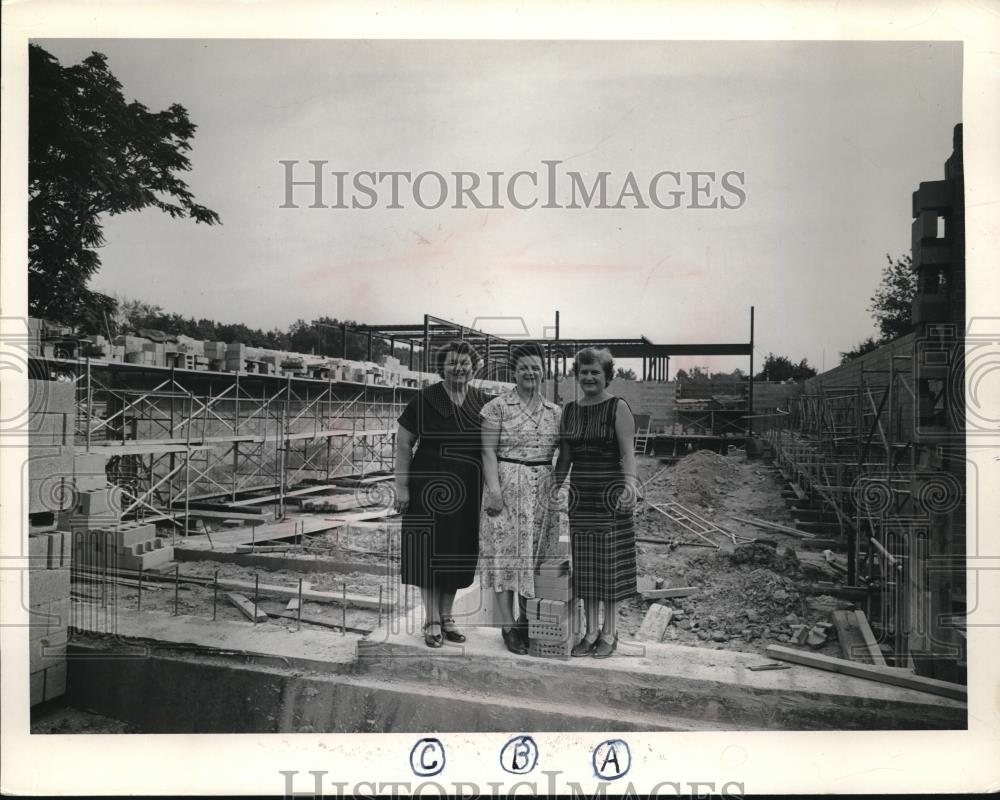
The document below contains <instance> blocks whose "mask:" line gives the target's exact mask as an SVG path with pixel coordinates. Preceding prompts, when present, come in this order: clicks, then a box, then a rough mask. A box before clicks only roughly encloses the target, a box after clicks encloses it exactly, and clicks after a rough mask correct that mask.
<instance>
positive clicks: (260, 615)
mask: <svg viewBox="0 0 1000 800" xmlns="http://www.w3.org/2000/svg"><path fill="white" fill-rule="evenodd" d="M219 585H220V586H221V585H222V582H221V581H220V582H219ZM226 598H227V599H228V600H229V602H230V603H232V604H233V605H234V606H236V607H237V608H238V609H239V610H240V611H241V612H243V616H244V617H246V618H247V619H248V620H250V621H251V622H267V612H265V611H263V610H262V609H261V608H260V606H254V604H253V602H252V601H251V600H250V599H249V598H247V597H245V596H244V595H242V594H240V593H239V592H226Z"/></svg>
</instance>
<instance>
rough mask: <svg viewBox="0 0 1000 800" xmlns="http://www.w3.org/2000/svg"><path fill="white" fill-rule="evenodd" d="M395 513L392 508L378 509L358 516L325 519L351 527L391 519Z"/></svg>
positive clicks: (339, 516)
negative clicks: (360, 523)
mask: <svg viewBox="0 0 1000 800" xmlns="http://www.w3.org/2000/svg"><path fill="white" fill-rule="evenodd" d="M395 513H396V512H395V510H394V509H392V508H378V509H373V510H372V511H359V512H358V513H357V514H338V515H337V516H335V517H324V519H326V520H328V521H329V522H339V523H341V524H342V525H350V524H353V523H355V522H365V521H367V520H372V519H382V518H383V517H391V516H393V515H394V514H395ZM335 527H336V526H335Z"/></svg>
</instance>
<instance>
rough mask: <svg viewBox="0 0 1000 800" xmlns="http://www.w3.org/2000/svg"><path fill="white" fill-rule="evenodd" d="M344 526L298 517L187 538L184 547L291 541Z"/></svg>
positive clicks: (205, 548) (201, 548) (322, 520)
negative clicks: (296, 536) (210, 535)
mask: <svg viewBox="0 0 1000 800" xmlns="http://www.w3.org/2000/svg"><path fill="white" fill-rule="evenodd" d="M343 525H344V523H343V522H340V521H338V520H328V519H325V518H317V517H299V518H298V519H288V520H285V521H283V522H272V523H269V524H266V525H257V526H256V530H254V529H253V528H251V527H249V526H244V527H241V528H234V529H233V530H228V531H215V532H214V533H213V534H212V538H211V539H209V537H208V536H206V535H205V534H198V535H195V536H187V537H185V538H184V547H185V548H187V549H189V550H214V549H216V548H218V547H235V546H236V545H238V544H251V543H258V542H268V541H271V540H274V539H291V538H292V537H293V536H295V535H297V534H298V535H301V534H309V533H321V532H323V531H328V530H332V529H333V528H339V527H342V526H343Z"/></svg>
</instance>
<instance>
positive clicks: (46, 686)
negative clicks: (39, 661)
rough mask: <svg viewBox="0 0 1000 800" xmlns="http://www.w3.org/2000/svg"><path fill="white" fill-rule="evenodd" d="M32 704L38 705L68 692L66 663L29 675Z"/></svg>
mask: <svg viewBox="0 0 1000 800" xmlns="http://www.w3.org/2000/svg"><path fill="white" fill-rule="evenodd" d="M28 680H29V685H30V691H29V694H30V697H31V705H33V706H37V705H38V704H39V703H42V702H44V701H45V700H52V699H53V698H55V697H62V695H64V694H66V664H65V662H63V663H61V664H56V665H54V666H51V667H49V668H48V669H40V670H38V671H37V672H32V673H31V674H30V676H29V679H28Z"/></svg>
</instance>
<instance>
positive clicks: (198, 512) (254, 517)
mask: <svg viewBox="0 0 1000 800" xmlns="http://www.w3.org/2000/svg"><path fill="white" fill-rule="evenodd" d="M173 514H174V516H176V517H180V518H182V519H183V518H184V517H193V518H195V519H235V520H241V521H243V522H260V523H265V524H266V523H267V522H269V521H271V520H273V517H272V516H271V515H270V514H268V515H264V514H246V513H243V512H241V511H210V510H208V509H204V508H192V509H190V510H189V511H188V512H187V513H185V512H184V507H183V506H179V507H178V506H174V508H173ZM265 516H266V517H267V519H265Z"/></svg>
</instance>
